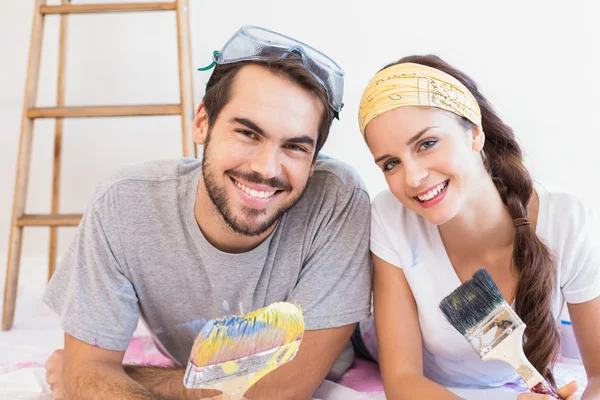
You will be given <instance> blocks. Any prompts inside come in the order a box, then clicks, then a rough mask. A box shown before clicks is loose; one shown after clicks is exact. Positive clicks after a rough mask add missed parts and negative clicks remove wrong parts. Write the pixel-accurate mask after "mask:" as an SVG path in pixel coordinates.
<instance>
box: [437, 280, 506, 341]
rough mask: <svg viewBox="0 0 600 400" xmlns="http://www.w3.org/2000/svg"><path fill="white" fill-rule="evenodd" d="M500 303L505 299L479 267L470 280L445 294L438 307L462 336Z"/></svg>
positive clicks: (504, 302)
mask: <svg viewBox="0 0 600 400" xmlns="http://www.w3.org/2000/svg"><path fill="white" fill-rule="evenodd" d="M502 304H506V301H505V300H504V297H502V294H500V290H498V287H497V286H496V284H495V283H494V281H493V280H492V277H491V276H490V275H489V274H488V272H487V271H486V270H485V269H480V270H479V271H477V272H475V274H474V275H473V278H472V279H471V280H468V281H466V282H464V283H463V284H462V285H460V286H459V287H458V288H457V289H456V290H454V291H453V292H452V293H450V294H449V295H448V296H446V297H445V298H444V299H443V300H442V301H441V302H440V305H439V307H440V310H441V311H442V313H443V314H444V316H445V317H446V319H447V320H448V322H450V324H451V325H452V326H453V327H454V329H456V330H457V331H459V332H460V333H462V334H463V336H464V335H466V334H467V333H468V332H470V331H471V330H472V329H473V328H475V327H476V326H477V325H479V324H480V323H482V322H484V321H485V320H486V318H488V317H489V315H490V314H491V313H492V312H493V311H494V310H495V309H496V308H498V307H499V306H502Z"/></svg>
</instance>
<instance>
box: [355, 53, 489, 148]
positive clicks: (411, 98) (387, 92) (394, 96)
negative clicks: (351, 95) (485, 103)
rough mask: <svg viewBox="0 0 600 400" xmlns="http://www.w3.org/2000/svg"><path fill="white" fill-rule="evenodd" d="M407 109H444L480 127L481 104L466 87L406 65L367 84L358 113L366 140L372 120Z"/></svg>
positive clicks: (434, 71)
mask: <svg viewBox="0 0 600 400" xmlns="http://www.w3.org/2000/svg"><path fill="white" fill-rule="evenodd" d="M405 106H428V107H437V108H441V109H443V110H446V111H451V112H453V113H455V114H457V115H460V116H461V117H465V118H467V119H468V120H469V121H471V122H472V123H474V124H475V125H477V126H479V127H481V111H480V110H479V105H478V104H477V100H475V97H473V95H472V94H471V92H470V91H469V90H468V89H467V88H466V87H465V85H463V84H462V83H460V82H459V81H458V80H457V79H456V78H454V77H453V76H450V75H448V74H447V73H445V72H442V71H440V70H438V69H435V68H431V67H427V66H425V65H421V64H413V63H405V64H397V65H393V66H391V67H389V68H386V69H384V70H382V71H380V72H378V73H377V75H375V76H374V77H373V79H371V82H369V85H367V88H366V89H365V91H364V93H363V96H362V100H361V101H360V107H359V111H358V123H359V125H360V132H361V133H362V135H363V137H364V135H365V127H366V126H367V124H368V123H369V122H371V120H372V119H373V118H375V117H376V116H378V115H381V114H383V113H384V112H386V111H390V110H393V109H395V108H399V107H405Z"/></svg>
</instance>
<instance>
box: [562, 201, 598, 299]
mask: <svg viewBox="0 0 600 400" xmlns="http://www.w3.org/2000/svg"><path fill="white" fill-rule="evenodd" d="M576 206H577V208H576V209H575V210H574V211H573V213H572V215H570V220H571V223H570V225H571V226H572V229H570V230H571V231H572V232H571V233H570V234H569V235H568V238H567V240H566V242H565V246H564V249H563V257H562V258H563V260H562V266H561V267H562V271H561V290H562V293H563V296H564V298H565V301H566V302H567V303H574V304H577V303H585V302H586V301H590V300H593V299H595V298H596V297H598V296H600V229H599V226H600V224H599V223H598V216H597V215H595V214H594V212H593V211H592V210H591V209H590V208H587V207H585V206H583V204H581V203H580V201H578V204H576Z"/></svg>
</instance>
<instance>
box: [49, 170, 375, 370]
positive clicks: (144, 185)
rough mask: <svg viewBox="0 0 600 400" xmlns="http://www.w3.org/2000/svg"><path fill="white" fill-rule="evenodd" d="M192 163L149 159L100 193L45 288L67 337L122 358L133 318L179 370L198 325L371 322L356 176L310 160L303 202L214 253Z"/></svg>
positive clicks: (365, 225)
mask: <svg viewBox="0 0 600 400" xmlns="http://www.w3.org/2000/svg"><path fill="white" fill-rule="evenodd" d="M201 169H202V163H201V161H198V160H194V159H180V160H170V161H155V162H150V163H144V164H139V165H135V166H132V167H127V168H125V169H123V170H121V171H120V172H118V173H117V174H116V175H115V176H113V177H112V178H110V179H108V180H106V181H105V182H104V183H102V184H100V185H99V187H98V188H97V190H96V192H95V194H94V196H93V199H92V202H91V203H90V205H89V206H88V208H87V210H86V212H85V214H84V216H83V219H82V221H81V224H80V225H79V228H78V232H77V236H76V238H75V240H74V241H73V243H72V244H71V246H70V247H69V249H68V251H67V253H66V254H65V256H64V258H63V260H62V262H61V264H60V266H59V268H58V269H57V270H56V273H55V274H54V276H53V278H52V280H51V281H50V284H49V286H48V288H47V290H46V295H45V302H46V304H47V305H48V306H49V307H51V308H52V309H53V310H54V311H56V312H57V313H58V314H59V315H60V317H61V324H62V327H63V329H64V330H65V332H67V333H68V334H70V335H72V336H74V337H76V338H78V339H79V340H82V341H84V342H86V343H89V344H92V345H96V346H99V347H101V348H105V349H110V350H125V349H126V348H127V346H128V344H129V340H130V338H131V336H132V334H133V332H134V330H135V329H136V326H137V323H138V320H139V317H140V316H141V317H142V319H143V321H144V322H145V324H146V326H147V327H148V328H149V330H150V331H151V333H152V335H153V336H154V338H155V340H156V341H157V342H158V345H159V347H160V348H161V350H162V351H164V352H165V354H166V355H168V356H170V357H171V358H172V359H173V360H174V361H176V362H177V363H178V364H180V365H185V364H187V360H188V358H189V355H190V351H191V348H192V344H193V341H194V339H195V337H196V335H197V333H198V332H199V331H200V329H202V327H203V326H204V325H205V324H206V321H207V320H210V319H212V318H216V317H221V316H224V315H230V314H241V313H245V312H249V311H251V310H255V309H257V308H260V307H264V306H266V305H268V304H271V303H273V302H277V301H292V302H297V303H298V304H300V306H301V307H302V310H303V314H304V318H305V323H306V329H307V330H314V329H323V328H332V327H338V326H342V325H347V324H350V323H354V322H357V321H359V320H362V319H364V318H367V317H368V316H369V313H370V292H371V268H370V262H369V229H370V201H369V196H368V194H367V192H366V190H365V187H364V184H363V183H362V181H361V179H360V177H359V176H358V174H357V173H356V172H355V171H354V170H353V169H352V168H350V167H349V166H347V165H345V164H343V163H341V162H339V161H336V160H333V159H324V160H318V161H317V165H316V167H315V171H314V174H313V176H312V177H311V178H310V179H309V183H308V186H307V190H306V192H305V194H304V196H303V197H302V199H301V200H300V201H299V202H298V203H297V204H296V205H295V206H294V207H293V208H292V209H290V210H289V211H288V212H287V213H285V214H284V215H283V216H282V218H281V219H280V221H279V223H278V225H277V227H276V229H275V230H274V231H273V233H272V234H271V235H270V236H269V237H268V238H267V239H266V240H265V241H264V242H262V243H261V244H260V245H259V246H258V247H256V248H255V249H253V250H251V251H249V252H246V253H242V254H230V253H224V252H222V251H220V250H218V249H216V248H214V247H213V246H211V245H210V244H209V243H208V241H207V240H206V238H205V237H204V235H203V234H202V232H201V231H200V229H199V227H198V225H197V223H196V220H195V217H194V204H195V200H196V194H197V185H198V180H199V177H200V174H201Z"/></svg>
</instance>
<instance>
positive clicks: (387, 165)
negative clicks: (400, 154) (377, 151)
mask: <svg viewBox="0 0 600 400" xmlns="http://www.w3.org/2000/svg"><path fill="white" fill-rule="evenodd" d="M398 164H400V161H398V160H392V161H388V162H386V163H385V164H383V171H384V172H385V171H389V170H391V169H392V168H394V167H395V166H396V165H398Z"/></svg>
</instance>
